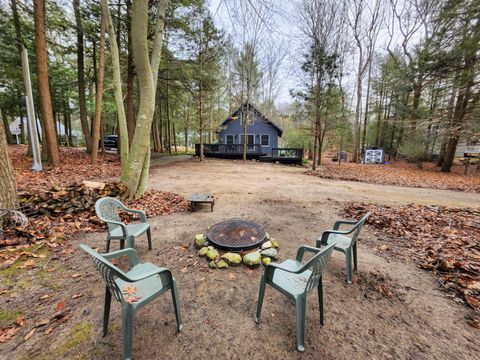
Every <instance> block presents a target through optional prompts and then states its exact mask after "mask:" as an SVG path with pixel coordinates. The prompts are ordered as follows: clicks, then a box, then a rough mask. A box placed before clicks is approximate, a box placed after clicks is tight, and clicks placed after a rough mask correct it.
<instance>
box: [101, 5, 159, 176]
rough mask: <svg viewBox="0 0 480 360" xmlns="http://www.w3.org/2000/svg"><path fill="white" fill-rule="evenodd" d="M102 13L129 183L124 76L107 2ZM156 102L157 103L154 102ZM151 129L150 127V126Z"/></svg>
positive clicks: (123, 164)
mask: <svg viewBox="0 0 480 360" xmlns="http://www.w3.org/2000/svg"><path fill="white" fill-rule="evenodd" d="M101 5H102V11H103V12H104V14H105V18H106V21H107V32H108V38H109V40H110V52H111V55H112V70H113V85H114V87H115V104H116V106H117V118H118V130H119V131H118V132H119V135H120V136H119V139H120V141H119V147H120V162H121V165H122V175H121V179H122V181H123V182H127V180H128V178H129V170H130V169H129V144H128V130H127V118H126V116H125V107H124V106H123V95H122V76H121V68H120V54H119V51H118V44H117V38H116V36H115V29H114V27H113V20H112V15H111V14H110V9H109V7H108V1H107V0H101ZM154 102H155V101H154ZM149 128H150V126H149Z"/></svg>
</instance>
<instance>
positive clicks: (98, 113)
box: [91, 11, 107, 164]
mask: <svg viewBox="0 0 480 360" xmlns="http://www.w3.org/2000/svg"><path fill="white" fill-rule="evenodd" d="M106 27H107V21H106V16H105V12H104V11H102V15H101V26H100V41H99V50H98V73H97V92H96V100H95V118H94V120H93V124H92V130H93V131H92V155H91V158H92V164H96V163H97V159H98V143H99V141H100V126H101V122H102V100H103V79H104V77H105V30H106Z"/></svg>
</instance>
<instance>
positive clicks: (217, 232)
mask: <svg viewBox="0 0 480 360" xmlns="http://www.w3.org/2000/svg"><path fill="white" fill-rule="evenodd" d="M265 238H266V233H265V230H264V229H263V227H261V226H260V225H258V224H255V223H254V222H252V221H247V220H227V221H224V222H221V223H218V224H216V225H213V226H212V227H211V228H210V230H209V231H208V233H207V239H208V241H210V242H211V243H212V244H214V245H216V246H217V247H219V248H221V249H225V250H231V251H243V250H248V249H252V248H255V247H258V246H260V244H262V243H263V242H264V241H265Z"/></svg>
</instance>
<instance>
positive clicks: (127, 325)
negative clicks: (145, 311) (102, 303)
mask: <svg viewBox="0 0 480 360" xmlns="http://www.w3.org/2000/svg"><path fill="white" fill-rule="evenodd" d="M133 316H134V314H133V309H132V308H131V307H130V306H129V304H122V335H123V358H124V360H131V359H133V354H132V338H133Z"/></svg>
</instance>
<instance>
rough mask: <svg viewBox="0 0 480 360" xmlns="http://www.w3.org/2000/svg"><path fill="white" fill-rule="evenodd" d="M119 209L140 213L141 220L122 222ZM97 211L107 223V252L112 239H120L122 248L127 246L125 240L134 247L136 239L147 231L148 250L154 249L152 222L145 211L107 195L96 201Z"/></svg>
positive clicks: (100, 217)
mask: <svg viewBox="0 0 480 360" xmlns="http://www.w3.org/2000/svg"><path fill="white" fill-rule="evenodd" d="M118 210H123V211H127V212H131V213H134V214H138V215H139V216H140V222H139V223H136V224H124V223H122V221H121V219H120V216H119V215H118ZM95 212H96V213H97V216H98V218H99V219H100V220H102V221H103V222H105V223H107V227H108V236H107V247H106V252H109V250H110V240H120V249H123V248H124V247H125V240H127V246H128V247H131V248H133V247H134V246H135V239H136V238H138V237H139V236H141V235H142V234H143V233H145V232H146V233H147V239H148V250H152V234H151V232H150V224H149V223H147V216H146V215H145V212H144V211H142V210H135V209H129V208H127V207H126V206H125V205H124V204H123V203H122V202H121V201H120V200H118V199H115V198H112V197H108V196H107V197H103V198H101V199H98V200H97V202H96V203H95Z"/></svg>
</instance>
